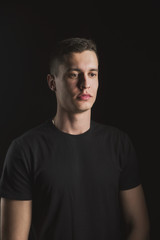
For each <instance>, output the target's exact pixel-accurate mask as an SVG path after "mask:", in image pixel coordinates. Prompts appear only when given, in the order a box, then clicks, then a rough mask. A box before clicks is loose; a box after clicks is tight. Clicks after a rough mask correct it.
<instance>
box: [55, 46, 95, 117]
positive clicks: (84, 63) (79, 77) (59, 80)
mask: <svg viewBox="0 0 160 240" xmlns="http://www.w3.org/2000/svg"><path fill="white" fill-rule="evenodd" d="M55 83H56V97H57V105H58V108H61V110H64V111H67V112H71V113H81V112H85V111H90V109H91V107H92V106H93V104H94V102H95V100H96V96H97V90H98V59H97V56H96V54H95V52H93V51H88V50H87V51H83V52H82V53H72V54H70V55H67V56H65V61H64V63H63V64H61V65H59V70H58V76H57V77H55ZM80 94H89V95H90V96H91V97H89V98H87V97H80V96H79V95H80Z"/></svg>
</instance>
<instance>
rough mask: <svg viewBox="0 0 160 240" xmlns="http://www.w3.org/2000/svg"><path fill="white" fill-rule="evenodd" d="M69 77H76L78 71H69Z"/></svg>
mask: <svg viewBox="0 0 160 240" xmlns="http://www.w3.org/2000/svg"><path fill="white" fill-rule="evenodd" d="M69 77H70V78H78V73H73V72H72V73H69Z"/></svg>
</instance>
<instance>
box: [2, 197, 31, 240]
mask: <svg viewBox="0 0 160 240" xmlns="http://www.w3.org/2000/svg"><path fill="white" fill-rule="evenodd" d="M31 216H32V201H31V200H27V201H26V200H25V201H24V200H9V199H6V198H1V240H28V236H29V230H30V224H31Z"/></svg>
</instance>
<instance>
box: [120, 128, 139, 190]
mask: <svg viewBox="0 0 160 240" xmlns="http://www.w3.org/2000/svg"><path fill="white" fill-rule="evenodd" d="M119 161H120V166H121V173H120V181H119V184H120V185H119V187H120V190H127V189H130V188H133V187H136V186H138V185H139V184H141V176H140V165H139V162H138V157H137V153H136V151H135V147H134V146H133V143H132V141H131V139H130V137H129V136H128V134H127V133H125V132H123V133H122V134H121V138H120V149H119Z"/></svg>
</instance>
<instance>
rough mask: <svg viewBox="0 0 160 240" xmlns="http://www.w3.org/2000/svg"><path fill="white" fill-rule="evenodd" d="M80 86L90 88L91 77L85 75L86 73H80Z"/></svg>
mask: <svg viewBox="0 0 160 240" xmlns="http://www.w3.org/2000/svg"><path fill="white" fill-rule="evenodd" d="M79 87H80V89H83V88H85V89H86V88H90V83H89V79H88V78H87V76H85V74H80V77H79Z"/></svg>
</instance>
